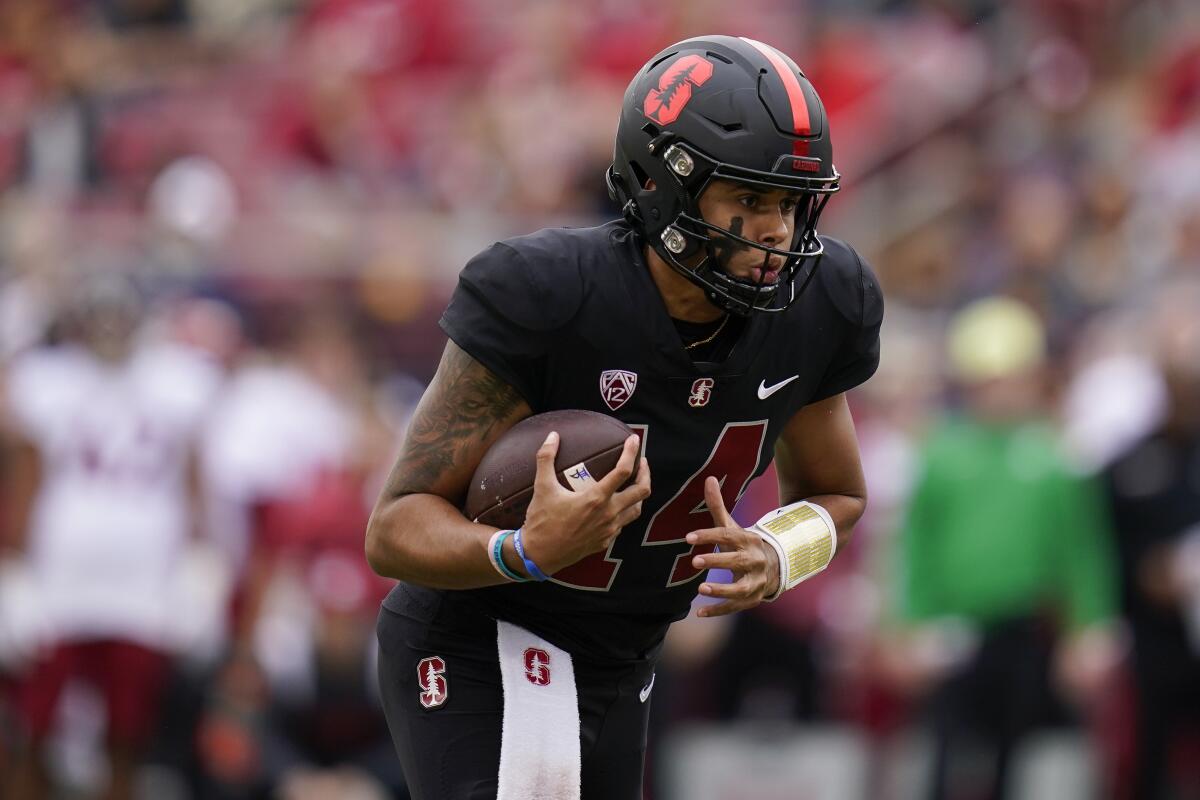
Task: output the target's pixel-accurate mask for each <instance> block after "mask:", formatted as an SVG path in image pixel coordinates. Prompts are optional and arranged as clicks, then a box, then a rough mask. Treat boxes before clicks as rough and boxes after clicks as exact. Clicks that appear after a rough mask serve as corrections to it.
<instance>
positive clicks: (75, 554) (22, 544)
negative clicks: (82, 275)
mask: <svg viewBox="0 0 1200 800" xmlns="http://www.w3.org/2000/svg"><path fill="white" fill-rule="evenodd" d="M142 313H143V311H142V301H141V298H140V297H139V295H138V293H137V291H136V289H135V288H134V287H133V285H132V284H131V283H129V282H128V281H126V280H124V279H122V278H119V277H116V276H111V275H108V276H103V277H100V278H95V279H89V280H86V281H84V282H83V284H82V287H81V289H80V290H79V296H78V297H77V298H76V300H75V302H74V304H73V306H72V308H71V313H70V317H69V320H68V323H67V324H66V325H65V326H64V328H65V330H66V332H67V342H66V343H65V344H63V345H62V346H60V347H55V348H45V349H34V350H31V351H29V352H27V353H26V354H24V355H22V356H21V357H19V358H18V359H17V360H16V361H15V362H14V363H13V365H12V367H11V370H10V372H9V376H8V387H7V388H8V392H7V398H6V400H7V405H8V413H9V415H10V417H11V419H12V420H13V421H14V424H13V431H12V432H11V433H12V435H13V436H14V437H15V439H16V442H17V445H16V446H17V447H18V448H19V452H21V453H22V454H23V457H22V458H21V459H20V460H18V461H16V462H15V463H14V464H13V468H12V469H10V470H9V473H8V475H7V478H8V485H9V487H11V489H10V493H9V498H10V502H12V503H13V504H14V508H15V509H17V510H27V513H26V514H22V517H23V518H22V519H13V520H12V531H11V532H10V536H11V537H12V538H10V541H11V542H13V543H14V544H16V546H17V553H18V558H20V560H21V561H20V564H21V569H23V570H24V572H25V575H26V576H27V580H28V586H29V588H30V595H31V596H29V597H27V598H26V602H27V605H25V606H24V608H23V610H24V613H26V614H29V613H30V612H31V611H33V612H34V613H35V615H36V617H37V619H35V620H34V621H33V623H32V624H29V625H27V626H26V627H25V629H26V631H27V632H28V633H29V637H28V638H27V639H26V641H25V642H24V643H23V644H24V646H25V648H26V663H25V664H24V665H23V669H22V670H21V672H20V674H19V677H18V686H17V691H16V700H17V711H18V714H19V716H20V721H21V723H22V729H23V734H24V736H25V741H24V746H25V750H24V752H23V753H22V754H21V756H20V757H19V758H18V760H17V765H16V768H14V769H13V770H11V771H10V772H9V773H8V775H7V776H6V782H7V783H8V789H9V791H10V792H11V795H10V796H13V797H21V798H31V800H32V799H33V798H40V797H48V796H50V792H51V791H52V788H53V787H52V786H51V780H50V776H49V774H48V772H47V769H46V762H45V758H46V753H45V751H44V745H45V744H46V742H47V739H48V737H49V736H50V735H51V734H52V733H54V731H55V719H56V712H57V710H58V706H59V700H60V697H61V696H62V694H63V689H64V687H65V686H66V685H67V684H68V683H70V682H73V681H83V682H85V683H88V684H91V685H93V686H94V688H95V689H97V690H98V691H99V693H100V694H101V695H102V696H103V699H104V704H105V711H106V715H107V737H106V755H107V759H108V768H109V781H108V788H107V791H106V793H105V794H104V796H105V797H110V798H128V797H131V796H132V788H133V776H134V769H135V767H136V766H137V764H138V762H139V761H140V759H141V757H142V756H143V754H144V752H145V747H146V745H147V743H148V739H149V737H150V736H151V735H152V734H153V732H154V730H155V725H156V722H157V713H158V710H159V692H160V690H161V689H162V686H163V685H164V682H165V680H166V678H167V675H168V671H169V666H170V653H171V650H172V648H173V647H174V646H176V645H177V644H178V642H177V639H176V636H177V634H179V633H180V631H181V629H183V628H186V627H188V626H186V625H183V624H182V622H183V621H185V620H181V619H180V617H181V615H183V616H185V617H186V615H187V614H188V613H189V609H188V606H187V603H185V602H182V598H180V596H179V595H178V594H177V591H176V590H177V588H178V586H177V581H178V579H179V576H180V567H181V563H182V558H181V556H182V554H183V551H184V549H185V547H186V546H187V544H188V541H189V539H190V538H191V537H193V536H194V534H195V533H196V529H197V528H199V527H200V521H201V519H202V517H201V515H200V513H199V509H200V503H199V498H200V483H199V477H198V472H197V470H196V469H195V459H194V458H193V454H194V450H195V447H194V445H195V443H196V433H197V430H198V428H199V426H200V424H201V421H202V418H203V413H204V411H205V409H206V405H207V403H208V398H209V397H210V396H211V395H212V393H213V392H214V391H215V389H216V386H217V382H218V380H219V378H218V375H217V374H216V372H215V370H213V369H212V368H211V367H210V366H209V365H208V364H207V363H205V362H203V361H202V360H201V359H198V358H196V357H194V356H192V355H191V354H190V353H189V352H187V351H184V350H183V349H181V348H178V347H174V346H171V345H167V344H162V343H155V344H143V343H140V342H139V341H138V340H137V339H136V333H137V330H138V326H139V324H140V322H141V319H142ZM19 610H21V609H14V608H11V607H10V608H8V609H7V610H6V611H7V613H9V614H11V613H12V612H13V611H19ZM33 636H37V638H36V639H33V638H32V637H33Z"/></svg>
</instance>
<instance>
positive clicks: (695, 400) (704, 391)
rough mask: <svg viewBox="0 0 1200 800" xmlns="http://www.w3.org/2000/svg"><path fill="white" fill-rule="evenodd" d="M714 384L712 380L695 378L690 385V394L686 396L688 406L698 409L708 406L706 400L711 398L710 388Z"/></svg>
mask: <svg viewBox="0 0 1200 800" xmlns="http://www.w3.org/2000/svg"><path fill="white" fill-rule="evenodd" d="M714 383H716V381H714V380H713V379H712V378H697V379H696V380H695V381H694V382H693V383H692V393H691V395H689V396H688V405H689V406H691V407H692V408H700V407H701V406H706V405H708V399H709V398H710V397H712V387H713V384H714Z"/></svg>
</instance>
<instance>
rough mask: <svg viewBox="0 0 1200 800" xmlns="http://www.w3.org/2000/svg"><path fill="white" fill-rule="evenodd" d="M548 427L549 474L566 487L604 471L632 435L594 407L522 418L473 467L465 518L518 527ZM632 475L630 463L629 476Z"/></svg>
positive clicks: (503, 526) (580, 482) (578, 484)
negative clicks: (551, 445) (552, 448)
mask: <svg viewBox="0 0 1200 800" xmlns="http://www.w3.org/2000/svg"><path fill="white" fill-rule="evenodd" d="M551 431H558V435H559V446H558V456H557V457H556V458H555V459H554V472H555V474H556V475H557V477H558V482H559V483H561V484H562V485H563V486H565V487H567V488H568V489H575V488H577V487H579V486H582V485H585V484H586V483H588V482H590V481H593V480H599V479H600V478H602V477H604V476H605V475H607V474H608V473H609V472H610V471H611V470H612V468H613V467H615V466H616V464H617V460H618V459H619V458H620V457H621V449H622V447H623V446H624V444H625V440H626V439H628V438H629V436H630V434H632V433H633V430H631V429H630V428H629V426H628V425H626V424H625V423H623V422H621V421H620V420H618V419H614V418H612V417H609V416H606V415H605V414H598V413H596V412H594V411H577V410H568V411H548V412H546V413H544V414H535V415H534V416H532V417H529V418H528V419H524V420H521V421H520V422H518V423H517V424H516V425H514V426H513V427H512V428H511V429H510V430H509V431H508V432H506V433H505V434H504V435H503V436H501V437H500V438H499V439H497V440H496V443H495V444H493V445H492V447H491V449H490V450H488V451H487V453H486V454H485V455H484V457H483V460H482V461H480V462H479V466H478V467H477V468H476V469H475V474H474V475H473V476H472V477H471V485H470V488H469V489H468V491H467V502H466V506H465V508H464V509H463V510H464V513H465V514H466V516H467V518H468V519H472V520H475V521H476V522H482V523H485V524H487V525H495V526H496V527H498V528H519V527H521V525H522V523H524V521H525V511H526V509H528V507H529V501H530V500H531V499H533V484H534V477H535V475H536V474H537V461H536V455H537V451H538V448H539V447H541V446H542V443H543V442H544V441H545V440H546V436H547V435H549V433H550V432H551ZM636 478H637V468H636V467H635V468H634V474H633V476H631V477H630V479H629V480H630V482H632V481H633V480H635V479H636Z"/></svg>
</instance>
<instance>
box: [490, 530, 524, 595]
mask: <svg viewBox="0 0 1200 800" xmlns="http://www.w3.org/2000/svg"><path fill="white" fill-rule="evenodd" d="M514 533H516V531H505V532H504V533H502V534H500V536H498V537H496V544H495V546H494V547H493V548H492V559H493V560H494V561H495V562H496V566H497V567H498V568H499V569H500V572H502V573H503V574H504V577H506V578H508V579H509V580H510V581H513V582H514V583H528V582H529V580H530V579H529V578H526V577H525V576H524V575H519V574H517V573H516V572H513V571H512V569H510V568H509V566H508V564H505V563H504V540H505V539H507V538H508V537H510V536H512V535H513V534H514ZM517 552H518V553H519V552H520V551H519V550H518V551H517Z"/></svg>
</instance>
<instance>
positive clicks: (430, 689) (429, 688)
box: [417, 656, 449, 708]
mask: <svg viewBox="0 0 1200 800" xmlns="http://www.w3.org/2000/svg"><path fill="white" fill-rule="evenodd" d="M417 683H418V684H420V686H421V705H422V706H424V707H425V708H437V707H438V706H441V705H443V704H444V703H445V702H446V697H447V696H448V695H449V689H448V687H447V685H446V662H445V661H444V660H443V659H442V657H441V656H430V657H429V658H422V659H421V663H419V664H417Z"/></svg>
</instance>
